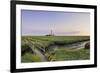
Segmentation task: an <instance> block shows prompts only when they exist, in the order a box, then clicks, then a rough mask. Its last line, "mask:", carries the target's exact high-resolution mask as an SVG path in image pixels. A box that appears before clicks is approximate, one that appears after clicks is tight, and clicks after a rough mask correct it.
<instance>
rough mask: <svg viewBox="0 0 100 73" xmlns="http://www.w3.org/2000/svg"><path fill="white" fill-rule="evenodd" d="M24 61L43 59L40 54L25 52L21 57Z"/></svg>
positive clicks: (39, 60)
mask: <svg viewBox="0 0 100 73" xmlns="http://www.w3.org/2000/svg"><path fill="white" fill-rule="evenodd" d="M21 59H22V60H21V61H22V62H41V59H40V57H39V56H38V55H33V54H32V53H29V52H28V53H25V54H24V56H22V58H21Z"/></svg>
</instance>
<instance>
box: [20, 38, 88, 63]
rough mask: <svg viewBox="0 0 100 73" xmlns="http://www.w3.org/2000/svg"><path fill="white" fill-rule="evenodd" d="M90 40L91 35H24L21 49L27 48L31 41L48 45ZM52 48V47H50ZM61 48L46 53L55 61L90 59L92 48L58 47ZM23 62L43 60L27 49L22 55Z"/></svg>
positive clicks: (40, 44)
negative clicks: (55, 42) (56, 42)
mask: <svg viewBox="0 0 100 73" xmlns="http://www.w3.org/2000/svg"><path fill="white" fill-rule="evenodd" d="M87 39H88V40H89V39H90V37H89V36H22V37H21V43H22V44H21V47H22V48H21V49H22V50H24V49H25V48H27V45H28V44H29V43H30V42H31V43H34V44H35V45H38V46H42V47H43V48H45V47H47V46H48V45H49V44H50V43H51V42H54V41H58V42H68V43H69V42H74V41H80V40H87ZM49 49H50V48H49ZM58 49H59V50H57V51H56V52H54V53H53V54H51V53H49V52H47V51H46V52H45V55H46V56H47V57H48V59H49V60H54V61H68V60H87V59H90V49H88V48H84V49H79V50H74V49H68V48H66V47H58ZM21 61H22V62H23V63H26V62H27V63H28V62H41V58H40V57H39V56H38V55H37V54H33V53H32V52H30V51H27V52H26V53H25V54H24V55H23V56H22V57H21Z"/></svg>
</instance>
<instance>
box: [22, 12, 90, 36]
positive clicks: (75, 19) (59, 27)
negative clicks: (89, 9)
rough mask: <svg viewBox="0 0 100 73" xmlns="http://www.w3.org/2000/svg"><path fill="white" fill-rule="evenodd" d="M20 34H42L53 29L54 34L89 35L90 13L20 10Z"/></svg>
mask: <svg viewBox="0 0 100 73" xmlns="http://www.w3.org/2000/svg"><path fill="white" fill-rule="evenodd" d="M21 25H22V35H31V36H32V35H33V36H38V35H39V36H42V35H47V34H49V33H50V31H51V30H53V33H54V34H55V35H58V36H59V35H60V36H70V35H73V36H74V35H80V36H84V35H85V36H86V35H90V14H89V13H86V12H85V13H82V12H81V13H79V12H55V11H38V10H21Z"/></svg>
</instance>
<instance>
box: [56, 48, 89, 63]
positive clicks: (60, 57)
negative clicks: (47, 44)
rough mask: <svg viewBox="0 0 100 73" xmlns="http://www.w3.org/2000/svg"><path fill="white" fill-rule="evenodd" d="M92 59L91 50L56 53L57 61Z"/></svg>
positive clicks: (60, 51)
mask: <svg viewBox="0 0 100 73" xmlns="http://www.w3.org/2000/svg"><path fill="white" fill-rule="evenodd" d="M87 59H90V50H89V49H80V50H74V51H73V50H64V49H63V50H57V52H56V53H55V60H57V61H64V60H87Z"/></svg>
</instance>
